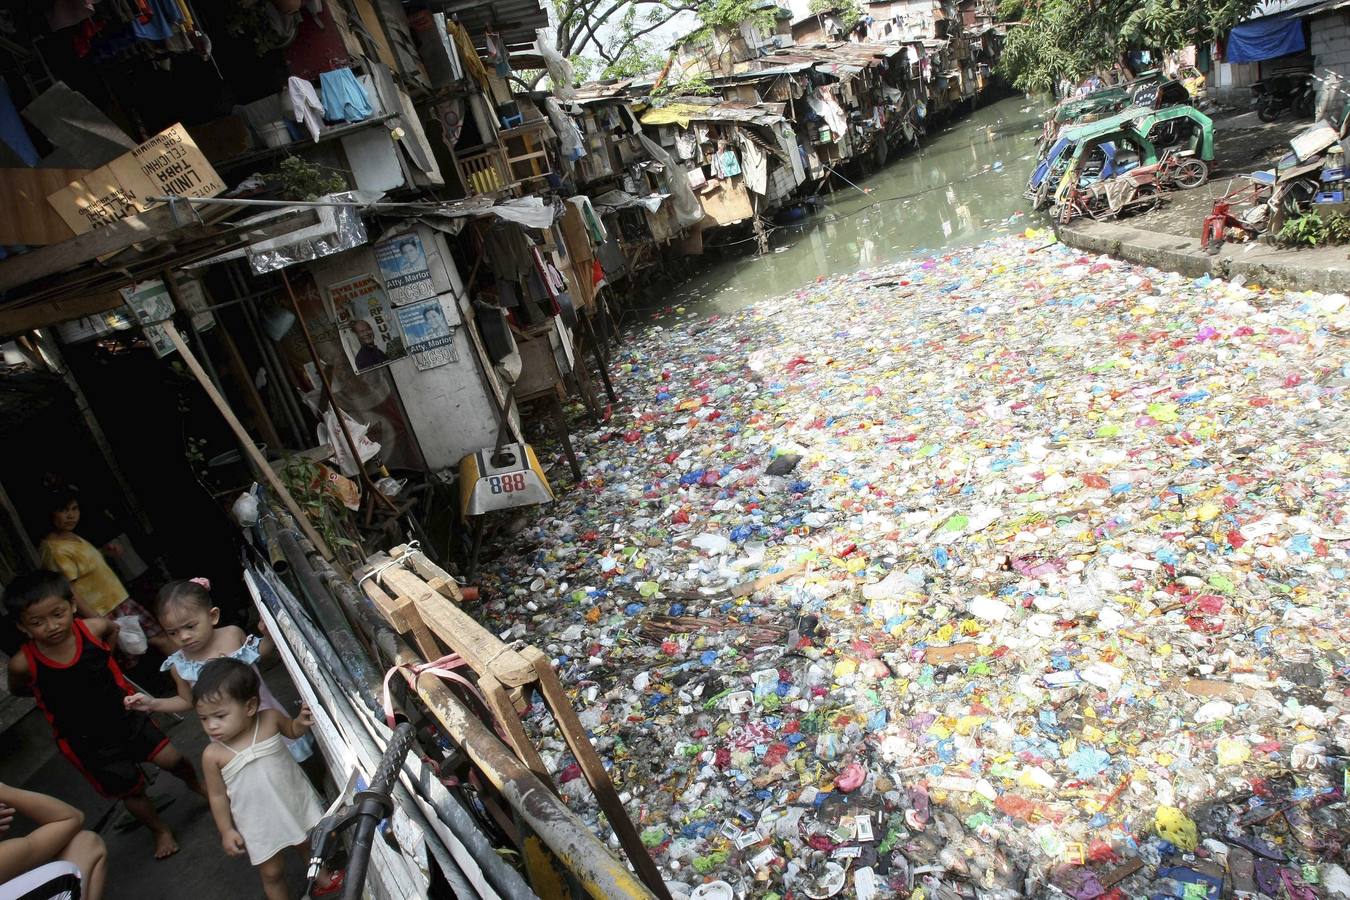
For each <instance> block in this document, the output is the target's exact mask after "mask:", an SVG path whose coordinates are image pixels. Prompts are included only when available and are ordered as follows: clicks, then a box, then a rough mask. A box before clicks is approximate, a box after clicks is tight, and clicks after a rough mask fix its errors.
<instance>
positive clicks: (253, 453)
mask: <svg viewBox="0 0 1350 900" xmlns="http://www.w3.org/2000/svg"><path fill="white" fill-rule="evenodd" d="M163 328H164V333H165V334H167V335H168V336H169V340H170V341H172V342H173V346H174V349H175V350H177V351H178V355H179V356H181V357H183V364H184V365H186V366H187V367H188V370H189V371H190V372H192V374H193V376H194V377H196V379H197V383H198V384H200V385H201V386H202V390H204V391H206V396H208V397H210V398H211V402H212V403H214V404H215V405H216V409H218V410H219V411H220V415H221V416H222V417H223V418H224V419H225V424H227V425H229V426H230V430H231V431H233V432H234V436H235V437H236V438H238V439H239V444H240V446H241V447H243V449H244V452H245V453H246V454H247V455H248V457H249V459H250V460H251V461H252V463H253V465H254V467H255V468H256V469H257V470H258V471H259V472H260V473H261V474H262V477H263V479H264V480H265V481H266V482H267V485H268V487H270V488H271V489H272V490H273V491H274V492H276V495H277V496H278V497H280V498H281V502H282V503H284V504H285V505H286V509H287V510H288V511H289V512H290V514H291V516H292V517H294V519H295V524H296V525H298V526H300V530H301V531H302V532H303V533H304V535H305V537H307V538H309V542H310V543H311V544H313V545H314V549H316V550H318V551H319V555H321V556H322V557H323V558H324V559H326V560H328V561H329V562H332V561H333V551H332V550H330V549H329V548H328V542H327V541H325V540H324V539H323V538H322V537H321V536H320V535H319V532H317V531H315V530H314V525H313V524H312V523H311V522H310V521H309V519H308V518H306V516H305V514H304V512H303V511H301V509H300V504H298V503H296V502H295V498H294V497H292V496H291V492H290V491H288V490H286V485H284V484H282V483H281V479H280V478H279V477H277V473H276V472H274V471H273V470H272V467H271V466H269V465H268V464H267V460H265V459H263V455H262V454H261V453H259V452H258V445H257V444H255V443H254V442H253V438H252V436H251V435H250V434H249V433H248V432H247V431H246V430H245V429H244V425H243V423H241V422H240V421H239V417H238V416H236V415H235V414H234V410H232V409H230V404H229V402H228V401H227V400H226V399H225V398H224V397H223V396H222V395H221V393H220V391H218V390H216V386H215V385H214V384H212V383H211V379H210V378H208V377H207V375H206V370H205V369H203V368H202V364H201V363H200V362H198V360H197V357H195V356H193V355H192V350H191V349H190V348H189V347H188V345H187V342H186V341H184V340H183V336H182V335H181V334H179V333H178V329H177V328H176V327H175V326H174V324H173V322H171V321H170V322H164V323H163Z"/></svg>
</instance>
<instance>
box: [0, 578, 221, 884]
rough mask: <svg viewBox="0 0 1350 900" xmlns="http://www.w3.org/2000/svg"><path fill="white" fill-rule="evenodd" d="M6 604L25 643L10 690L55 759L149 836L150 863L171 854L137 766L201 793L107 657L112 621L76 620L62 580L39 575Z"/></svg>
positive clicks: (16, 583)
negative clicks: (23, 699) (47, 734)
mask: <svg viewBox="0 0 1350 900" xmlns="http://www.w3.org/2000/svg"><path fill="white" fill-rule="evenodd" d="M5 606H6V608H7V609H8V611H9V614H10V616H12V617H13V619H14V621H15V624H16V625H17V626H18V628H19V630H20V631H22V632H23V633H24V634H25V635H26V636H27V637H28V641H27V643H25V644H24V645H23V647H22V648H20V650H19V653H18V654H17V655H16V656H14V657H13V658H12V659H10V661H9V690H10V693H13V694H31V695H32V696H33V698H34V699H35V700H37V704H38V706H40V707H41V708H42V711H43V713H44V714H46V716H47V721H48V722H50V723H51V726H52V733H53V735H54V736H55V738H56V743H57V746H58V747H59V748H60V750H61V753H62V754H64V755H65V757H66V758H67V759H69V760H70V761H71V763H72V764H73V765H74V766H75V768H77V769H79V770H80V774H82V775H84V777H85V778H86V779H88V780H89V783H90V784H92V785H93V786H94V789H95V790H96V791H98V792H99V793H100V794H101V795H103V796H104V797H109V798H114V799H120V800H121V801H122V802H123V803H124V804H125V805H126V808H127V812H129V813H131V815H132V816H134V817H135V818H136V820H137V821H139V822H140V823H141V824H142V825H144V826H145V827H147V828H149V829H150V832H151V834H153V835H154V837H155V858H156V859H163V858H164V857H166V856H170V855H172V854H174V853H176V852H178V844H177V842H175V840H174V837H173V832H171V831H170V830H169V827H168V826H167V825H165V824H164V821H163V820H162V819H160V817H159V815H158V814H157V813H156V812H155V805H154V803H152V802H151V801H150V798H149V797H147V796H146V794H145V776H144V775H143V774H142V773H141V770H140V766H139V763H142V762H152V763H154V764H155V765H157V766H159V767H160V768H161V769H163V770H164V771H166V772H169V773H170V774H172V775H174V776H176V777H178V778H180V779H182V781H183V783H184V784H186V785H187V786H188V787H189V788H191V789H192V790H194V791H196V792H197V793H199V794H201V793H203V791H202V787H201V784H200V783H199V782H198V781H197V773H196V771H195V770H194V769H193V768H192V764H191V763H190V762H188V761H187V760H185V759H183V757H182V755H181V754H180V753H179V752H178V751H177V750H176V749H175V748H174V746H173V745H172V744H170V743H169V739H168V738H166V737H165V736H164V733H163V732H161V731H160V730H159V728H158V727H156V726H155V723H154V722H152V721H150V717H149V716H148V715H146V714H145V713H143V712H137V711H135V710H129V709H127V708H126V706H125V704H124V698H125V697H126V696H127V695H128V694H130V693H132V689H131V685H130V684H129V683H128V682H127V680H126V678H124V677H123V675H122V671H121V669H119V668H118V667H117V662H116V661H115V660H114V659H113V655H112V650H111V647H112V645H113V644H114V643H115V642H116V640H117V625H116V623H114V622H112V621H110V620H108V619H103V618H97V619H88V620H85V619H78V618H76V617H75V596H74V594H73V593H72V591H71V588H70V582H68V581H67V580H66V578H65V576H64V575H58V574H56V573H55V572H47V571H44V570H38V571H36V572H30V573H28V574H26V575H20V576H19V577H18V578H15V579H14V580H13V581H12V582H10V585H9V588H8V589H7V590H6V591H5Z"/></svg>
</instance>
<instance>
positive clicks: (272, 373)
mask: <svg viewBox="0 0 1350 900" xmlns="http://www.w3.org/2000/svg"><path fill="white" fill-rule="evenodd" d="M226 269H227V270H228V271H229V272H230V284H231V286H232V287H234V288H235V290H238V283H237V282H236V280H235V278H234V269H233V267H232V266H226ZM230 302H236V301H230ZM237 302H238V303H239V310H240V315H241V316H242V317H243V320H244V325H245V326H246V327H247V328H248V333H249V334H250V335H251V336H252V337H253V343H254V344H255V345H256V346H257V348H258V355H259V356H260V357H262V362H263V368H264V369H265V370H266V371H267V377H268V379H270V380H271V382H272V390H273V392H274V394H275V396H276V402H277V405H278V406H280V407H281V412H282V414H283V416H284V417H285V420H286V426H287V428H288V429H289V430H290V433H291V439H292V440H293V441H295V446H296V447H304V446H305V445H306V444H308V443H309V442H308V441H307V440H306V439H305V430H304V429H303V428H302V427H300V422H299V420H297V419H296V417H295V410H294V409H292V408H291V398H290V394H291V385H290V382H289V380H288V379H287V378H286V377H285V373H283V372H281V371H280V369H279V363H278V362H277V360H276V356H275V352H269V351H272V348H271V347H270V346H268V345H267V344H266V343H264V340H265V338H264V336H263V334H262V331H261V329H259V327H258V322H257V314H256V312H255V311H254V309H253V302H252V299H251V298H250V297H240V298H239V299H238V301H237Z"/></svg>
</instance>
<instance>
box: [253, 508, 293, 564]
mask: <svg viewBox="0 0 1350 900" xmlns="http://www.w3.org/2000/svg"><path fill="white" fill-rule="evenodd" d="M258 528H259V529H260V530H261V531H262V542H263V547H264V548H265V549H266V550H267V561H268V563H270V564H271V566H272V571H273V572H276V573H277V574H278V575H285V574H286V573H287V572H289V571H290V568H291V564H290V562H288V561H287V559H286V553H285V551H284V550H282V549H281V542H280V541H278V540H277V517H276V516H275V515H272V514H270V513H268V514H267V515H263V516H260V517H259V518H258Z"/></svg>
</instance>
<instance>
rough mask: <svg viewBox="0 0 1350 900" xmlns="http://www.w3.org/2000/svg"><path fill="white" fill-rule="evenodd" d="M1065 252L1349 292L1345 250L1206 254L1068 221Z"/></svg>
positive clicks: (1178, 241) (1123, 230)
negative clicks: (1069, 248)
mask: <svg viewBox="0 0 1350 900" xmlns="http://www.w3.org/2000/svg"><path fill="white" fill-rule="evenodd" d="M1055 232H1056V234H1057V235H1058V236H1059V239H1060V240H1061V241H1063V242H1064V243H1065V244H1068V245H1069V246H1070V247H1075V248H1077V249H1079V250H1084V251H1087V252H1091V253H1105V254H1108V255H1110V256H1115V257H1118V258H1120V259H1125V260H1129V261H1130V262H1134V263H1139V264H1141V265H1146V266H1154V267H1156V268H1159V269H1166V270H1168V271H1173V272H1180V273H1182V274H1183V275H1189V276H1191V277H1195V278H1198V277H1200V276H1201V275H1205V274H1208V275H1211V276H1213V277H1215V278H1223V279H1230V278H1232V277H1233V276H1235V275H1241V276H1242V277H1243V278H1244V279H1245V280H1246V281H1248V282H1254V283H1257V284H1261V285H1264V286H1267V287H1279V288H1286V289H1290V290H1308V291H1322V292H1323V293H1350V253H1347V248H1346V247H1343V246H1342V247H1318V248H1315V249H1306V250H1294V249H1288V248H1284V247H1274V246H1271V245H1269V244H1264V243H1261V242H1258V241H1253V242H1250V243H1246V244H1224V245H1223V246H1222V247H1221V248H1220V250H1219V252H1218V253H1215V254H1211V253H1209V252H1207V251H1205V250H1203V249H1201V247H1200V240H1199V238H1198V237H1183V236H1181V235H1176V234H1168V233H1166V232H1155V231H1145V230H1143V229H1142V228H1135V227H1132V226H1130V225H1128V224H1123V223H1119V222H1091V221H1090V222H1074V223H1071V224H1069V225H1065V226H1060V227H1058V228H1056V229H1055Z"/></svg>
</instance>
